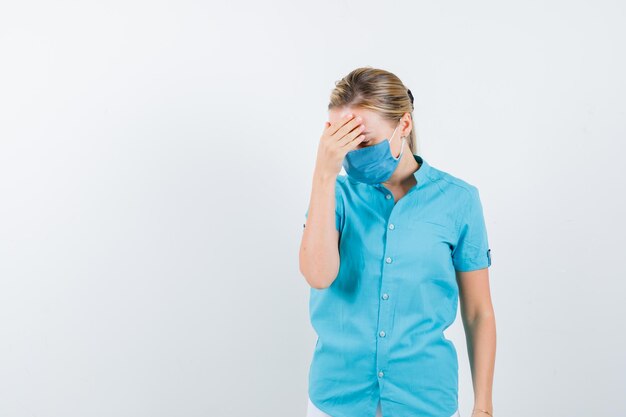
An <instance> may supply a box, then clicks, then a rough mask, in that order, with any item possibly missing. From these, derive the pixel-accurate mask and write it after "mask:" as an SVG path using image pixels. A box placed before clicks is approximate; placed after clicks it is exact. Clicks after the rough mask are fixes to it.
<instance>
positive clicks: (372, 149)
mask: <svg viewBox="0 0 626 417" xmlns="http://www.w3.org/2000/svg"><path fill="white" fill-rule="evenodd" d="M399 125H400V123H399V122H398V126H399ZM398 126H396V128H395V129H394V130H393V133H392V134H391V139H390V140H386V139H385V140H383V141H382V142H380V143H377V144H376V145H371V146H366V147H364V148H361V149H354V150H351V151H350V152H348V153H347V154H346V156H345V158H344V159H343V163H342V165H343V167H344V169H345V170H346V173H347V174H348V175H349V176H350V177H352V178H354V179H355V180H357V181H359V182H363V183H366V184H379V183H381V182H383V181H386V180H387V179H389V177H391V174H393V171H395V170H396V167H397V166H398V163H399V162H400V158H401V157H402V152H403V151H404V143H405V140H404V138H402V146H401V147H400V155H398V157H397V158H396V157H395V156H393V154H392V153H391V146H390V144H391V141H392V140H393V136H394V135H395V133H396V130H397V129H398Z"/></svg>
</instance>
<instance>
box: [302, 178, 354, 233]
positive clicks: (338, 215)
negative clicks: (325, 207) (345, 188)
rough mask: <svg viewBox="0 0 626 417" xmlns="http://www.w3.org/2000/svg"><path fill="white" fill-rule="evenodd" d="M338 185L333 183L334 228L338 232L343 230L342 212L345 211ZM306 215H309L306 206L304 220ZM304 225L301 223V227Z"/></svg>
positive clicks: (304, 224)
mask: <svg viewBox="0 0 626 417" xmlns="http://www.w3.org/2000/svg"><path fill="white" fill-rule="evenodd" d="M340 187H341V186H340V184H339V183H336V184H335V229H337V230H338V231H339V232H341V231H342V230H343V217H344V212H345V208H344V204H343V198H342V196H341V189H340ZM308 216H309V209H308V208H307V209H306V212H305V213H304V218H305V220H306V218H307V217H308ZM305 226H306V223H303V224H302V228H304V227H305Z"/></svg>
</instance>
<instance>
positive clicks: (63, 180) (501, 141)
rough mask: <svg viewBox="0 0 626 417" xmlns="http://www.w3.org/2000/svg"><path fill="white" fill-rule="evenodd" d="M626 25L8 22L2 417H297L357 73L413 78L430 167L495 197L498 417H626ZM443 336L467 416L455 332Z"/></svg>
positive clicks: (226, 19)
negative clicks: (321, 193) (312, 255)
mask: <svg viewBox="0 0 626 417" xmlns="http://www.w3.org/2000/svg"><path fill="white" fill-rule="evenodd" d="M625 18H626V6H625V4H624V2H620V1H593V2H592V1H545V0H542V1H525V2H516V3H513V2H498V1H478V2H465V1H448V2H424V1H420V2H408V1H407V2H397V1H390V2H370V1H340V2H330V1H316V2H288V1H283V2H279V1H273V2H253V1H248V2H237V1H233V2H228V3H226V2H220V3H218V2H200V1H198V2H191V1H173V0H171V1H127V0H126V1H99V2H97V1H88V2H79V1H55V2H44V1H20V2H17V1H13V2H8V1H3V2H2V3H1V5H0V193H1V195H0V196H1V200H0V416H2V417H30V416H36V417H85V416H89V417H104V416H106V417H109V416H116V417H137V416H142V417H143V416H145V417H161V416H163V417H166V416H167V417H178V416H185V417H196V416H220V417H221V416H224V417H227V416H235V417H240V416H241V417H244V416H268V417H270V416H271V417H282V416H284V417H304V415H305V413H306V403H307V372H308V369H309V364H310V360H311V357H312V352H313V348H314V343H315V333H314V331H313V329H312V327H311V325H310V323H309V316H308V300H309V287H308V285H307V284H306V281H305V280H304V278H303V277H302V276H301V275H300V273H299V269H298V249H299V244H300V237H301V234H302V224H303V222H304V213H305V211H306V209H307V207H308V202H309V198H310V191H311V180H312V174H313V169H314V165H315V158H316V151H317V145H318V141H319V138H320V135H321V132H322V128H323V124H324V122H325V121H326V120H327V116H328V113H327V107H326V106H327V104H328V98H329V94H330V92H331V90H332V88H333V86H334V82H335V81H336V80H339V79H340V78H341V77H343V76H344V75H346V74H347V73H348V72H349V71H351V70H352V69H354V68H357V67H360V66H372V67H377V68H382V69H386V70H389V71H391V72H393V73H395V74H396V75H398V76H399V77H400V78H401V79H402V81H403V82H404V83H405V84H406V85H407V86H408V87H409V88H410V89H411V91H412V92H413V94H414V96H415V107H416V108H415V112H414V118H415V128H416V129H417V133H418V137H419V139H418V146H419V149H418V153H419V154H420V155H422V156H423V157H424V158H426V159H427V160H428V162H429V163H430V164H431V165H433V166H435V167H437V168H439V169H442V170H444V171H447V172H449V173H451V174H452V175H455V176H458V177H460V178H462V179H464V180H466V181H468V182H470V183H472V184H474V185H476V186H477V187H478V188H479V190H480V194H481V199H482V202H483V206H484V213H485V217H486V223H487V230H488V233H489V240H490V247H491V249H492V252H491V253H492V261H493V263H492V267H491V268H490V280H491V290H492V297H493V302H494V308H495V312H496V324H497V337H498V339H497V347H498V350H497V355H496V370H495V381H494V391H493V394H494V411H495V413H494V414H495V416H499V417H504V416H507V417H522V416H524V417H525V416H531V415H532V416H575V417H579V416H580V417H583V416H585V417H586V416H589V415H598V416H600V415H603V416H618V415H624V413H626V397H624V395H623V394H624V392H625V391H626V336H625V335H624V332H623V330H624V317H626V304H625V303H624V294H625V290H626V273H625V272H624V259H625V254H624V250H625V248H626V244H625V241H624V236H625V234H626V227H625V226H626V223H625V220H624V214H625V213H626V202H625V196H624V192H625V190H626V187H625V185H626V184H625V182H626V181H625V179H626V174H625V173H624V168H623V163H624V155H623V152H624V151H625V150H626V146H625V145H624V141H625V140H626V123H625V120H626V104H625V103H626V101H625V99H624V97H625V96H626V81H625V77H624V74H626V58H625V51H626V45H625V42H624V40H625V39H626V26H625V25H624V21H625ZM446 332H447V336H448V337H449V338H450V339H452V340H453V341H454V343H455V345H456V347H457V351H458V354H459V367H460V375H459V384H460V387H459V405H460V413H461V416H463V417H469V415H470V410H471V407H472V405H473V392H472V384H471V374H470V370H469V362H468V357H467V350H466V344H465V339H464V334H463V328H462V324H461V320H460V316H457V320H456V322H455V323H454V324H453V325H452V326H451V327H450V328H449V329H448V330H447V331H446ZM364 417H367V416H364ZM395 417H402V416H395Z"/></svg>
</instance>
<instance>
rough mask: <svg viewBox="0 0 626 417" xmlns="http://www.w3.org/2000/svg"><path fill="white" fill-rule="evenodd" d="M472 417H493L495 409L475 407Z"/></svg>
mask: <svg viewBox="0 0 626 417" xmlns="http://www.w3.org/2000/svg"><path fill="white" fill-rule="evenodd" d="M471 417H493V408H492V407H477V406H474V408H473V409H472V415H471Z"/></svg>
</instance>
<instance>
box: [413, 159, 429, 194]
mask: <svg viewBox="0 0 626 417" xmlns="http://www.w3.org/2000/svg"><path fill="white" fill-rule="evenodd" d="M413 158H415V162H417V163H418V164H420V167H419V169H418V170H417V171H415V172H414V173H413V176H414V177H415V180H416V181H417V186H418V187H419V186H421V185H422V184H423V183H424V182H426V178H427V177H428V173H429V171H430V165H429V164H428V162H426V160H425V159H424V158H422V157H421V156H420V155H417V154H413Z"/></svg>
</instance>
